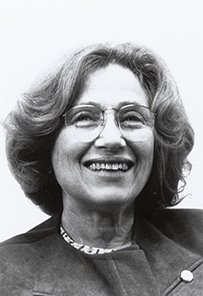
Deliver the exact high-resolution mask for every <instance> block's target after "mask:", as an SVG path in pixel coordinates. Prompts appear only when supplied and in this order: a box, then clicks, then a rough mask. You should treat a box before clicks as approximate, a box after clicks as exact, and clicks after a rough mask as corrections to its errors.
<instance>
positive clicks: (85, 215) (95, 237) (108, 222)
mask: <svg viewBox="0 0 203 296" xmlns="http://www.w3.org/2000/svg"><path fill="white" fill-rule="evenodd" d="M66 201H67V200H66ZM87 209H88V210H87ZM133 223H134V209H133V206H132V205H131V206H130V207H128V208H125V209H123V208H122V209H120V210H119V209H118V206H116V207H113V208H110V209H109V208H108V210H97V209H95V208H94V209H91V210H90V208H89V207H85V209H84V207H83V209H81V208H80V207H73V206H72V205H70V204H69V203H68V202H64V210H63V213H62V225H63V227H64V229H65V230H66V232H67V233H68V234H69V236H70V237H71V238H72V239H73V240H74V241H75V242H76V243H79V244H83V245H88V246H92V247H97V248H105V249H115V248H120V247H122V246H123V247H124V246H125V245H127V244H129V243H130V242H131V241H132V228H133Z"/></svg>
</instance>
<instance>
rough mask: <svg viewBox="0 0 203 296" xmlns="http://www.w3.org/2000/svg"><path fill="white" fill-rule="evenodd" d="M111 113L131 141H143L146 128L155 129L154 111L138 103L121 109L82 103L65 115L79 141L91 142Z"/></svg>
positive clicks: (123, 134) (126, 137)
mask: <svg viewBox="0 0 203 296" xmlns="http://www.w3.org/2000/svg"><path fill="white" fill-rule="evenodd" d="M110 114H111V115H113V120H114V123H115V124H116V126H117V127H118V128H119V130H120V132H121V134H122V136H123V137H124V138H125V139H126V140H128V141H131V142H137V141H141V140H142V139H143V136H145V135H144V132H145V130H146V129H153V126H154V113H153V112H152V111H151V110H150V109H149V108H148V107H145V106H141V105H138V104H129V105H125V106H123V107H121V108H120V109H119V110H117V109H114V108H110V109H106V110H101V109H99V108H98V107H96V106H94V105H81V106H75V107H73V108H71V109H70V110H69V111H68V112H67V113H65V114H64V115H63V116H64V120H65V125H66V126H67V127H68V128H69V131H70V133H71V134H72V135H73V136H74V137H75V138H76V139H77V140H78V141H82V142H91V141H93V140H95V139H96V138H97V137H98V136H99V135H100V133H101V132H102V130H103V129H104V127H105V126H106V122H107V117H108V116H109V115H110Z"/></svg>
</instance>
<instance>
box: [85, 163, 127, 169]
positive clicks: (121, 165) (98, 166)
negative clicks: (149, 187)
mask: <svg viewBox="0 0 203 296" xmlns="http://www.w3.org/2000/svg"><path fill="white" fill-rule="evenodd" d="M89 168H90V169H91V170H92V171H100V170H107V171H118V170H121V171H127V170H128V169H129V167H128V165H127V164H126V163H99V162H97V163H92V164H91V165H90V166H89Z"/></svg>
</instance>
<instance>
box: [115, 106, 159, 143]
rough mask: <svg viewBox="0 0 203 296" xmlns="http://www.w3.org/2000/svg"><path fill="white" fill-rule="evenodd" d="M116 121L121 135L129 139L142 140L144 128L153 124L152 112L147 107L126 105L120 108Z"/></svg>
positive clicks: (132, 140) (144, 133)
mask: <svg viewBox="0 0 203 296" xmlns="http://www.w3.org/2000/svg"><path fill="white" fill-rule="evenodd" d="M118 121H119V125H120V128H121V132H122V134H123V136H124V137H125V138H126V139H127V140H129V141H131V142H137V141H142V140H143V139H144V137H145V135H146V130H147V129H149V128H150V129H151V128H153V126H154V114H153V113H152V112H151V110H150V109H149V108H147V107H144V106H140V105H128V106H124V107H122V108H121V109H120V111H119V113H118Z"/></svg>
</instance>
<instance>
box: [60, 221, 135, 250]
mask: <svg viewBox="0 0 203 296" xmlns="http://www.w3.org/2000/svg"><path fill="white" fill-rule="evenodd" d="M60 234H61V236H62V237H63V239H64V240H65V241H66V242H67V243H68V244H69V245H71V246H72V247H74V248H75V249H77V250H79V251H81V252H84V253H86V254H91V255H95V254H105V253H111V252H113V251H117V250H120V249H123V248H124V247H125V248H126V247H129V246H131V245H132V243H131V242H129V243H127V244H126V245H125V246H122V247H117V248H114V249H104V248H96V247H91V246H86V245H83V244H78V243H76V242H75V241H74V240H73V239H72V238H71V237H70V236H69V235H68V233H67V232H66V231H65V229H64V228H63V226H62V225H60Z"/></svg>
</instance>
